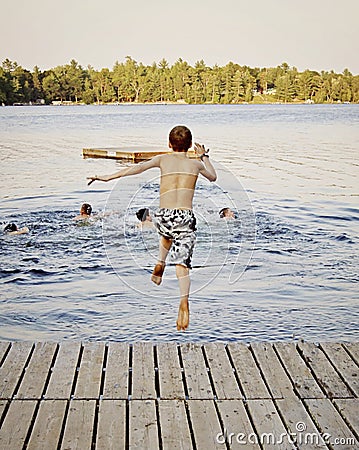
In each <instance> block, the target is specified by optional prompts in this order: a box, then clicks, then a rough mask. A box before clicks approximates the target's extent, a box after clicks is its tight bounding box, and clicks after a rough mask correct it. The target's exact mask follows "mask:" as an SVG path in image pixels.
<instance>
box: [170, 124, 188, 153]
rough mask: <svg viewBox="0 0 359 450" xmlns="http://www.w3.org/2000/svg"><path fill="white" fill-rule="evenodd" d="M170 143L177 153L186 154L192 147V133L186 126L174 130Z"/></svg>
mask: <svg viewBox="0 0 359 450" xmlns="http://www.w3.org/2000/svg"><path fill="white" fill-rule="evenodd" d="M169 141H170V144H171V145H172V149H173V150H174V151H175V152H186V151H187V150H188V149H189V148H190V147H191V145H192V133H191V131H190V130H189V129H188V128H187V127H185V126H184V125H177V126H176V127H174V128H172V130H171V131H170V135H169Z"/></svg>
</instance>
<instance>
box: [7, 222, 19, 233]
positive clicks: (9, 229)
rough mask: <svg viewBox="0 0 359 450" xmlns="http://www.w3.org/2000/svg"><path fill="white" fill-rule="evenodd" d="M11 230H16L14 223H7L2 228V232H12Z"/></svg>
mask: <svg viewBox="0 0 359 450" xmlns="http://www.w3.org/2000/svg"><path fill="white" fill-rule="evenodd" d="M13 231H17V226H16V224H15V223H8V224H7V225H6V226H5V228H4V233H12V232H13Z"/></svg>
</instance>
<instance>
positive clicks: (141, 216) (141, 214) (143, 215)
mask: <svg viewBox="0 0 359 450" xmlns="http://www.w3.org/2000/svg"><path fill="white" fill-rule="evenodd" d="M149 215H150V210H149V209H148V208H141V209H139V210H138V211H137V212H136V216H137V219H138V220H140V221H141V222H145V220H147V217H149Z"/></svg>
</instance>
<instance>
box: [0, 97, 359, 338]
mask: <svg viewBox="0 0 359 450" xmlns="http://www.w3.org/2000/svg"><path fill="white" fill-rule="evenodd" d="M182 123H183V124H186V125H188V126H189V127H190V128H191V129H192V131H193V134H194V137H195V140H196V141H199V142H203V143H205V144H206V145H207V146H208V147H210V149H211V155H212V160H213V161H214V164H215V166H216V168H217V169H218V174H219V177H218V180H217V182H216V183H215V184H209V183H207V182H206V181H202V182H201V183H200V185H199V189H198V192H197V194H196V196H195V202H194V203H195V205H194V206H195V213H196V215H197V218H198V223H199V231H198V242H197V245H196V249H195V254H194V258H193V266H194V269H193V271H192V274H191V275H192V296H191V323H190V328H189V329H188V330H187V332H186V333H182V334H179V333H177V331H176V329H175V322H176V316H177V307H178V287H177V281H176V279H175V276H174V267H172V266H171V265H169V266H168V267H167V269H166V274H165V278H164V281H163V284H162V285H161V286H160V287H157V286H155V285H153V284H152V283H151V282H150V273H151V270H152V267H153V264H154V263H155V260H156V256H157V236H156V234H155V233H153V232H151V231H147V232H144V233H142V232H141V231H139V230H138V228H137V227H136V218H135V216H134V213H135V211H136V210H137V209H138V208H139V207H143V206H148V207H149V208H150V209H151V211H152V212H154V211H155V209H156V207H157V205H158V173H157V172H156V171H149V172H147V173H146V174H143V175H142V176H139V177H132V178H126V179H122V180H119V181H118V182H117V183H116V182H111V183H107V184H105V183H103V184H100V183H97V184H96V183H94V184H93V185H91V186H90V187H87V184H86V176H89V175H94V174H105V173H111V172H113V171H115V170H118V168H119V167H120V164H119V163H116V162H115V161H112V160H100V159H97V160H92V159H88V160H83V159H82V156H81V152H82V148H83V147H100V148H101V147H121V146H126V147H128V146H140V147H141V148H144V147H155V148H158V149H164V148H166V145H167V136H168V132H169V130H170V129H171V128H172V127H173V126H174V125H177V124H182ZM358 125H359V106H358V105H323V106H319V105H263V106H253V105H240V106H210V105H208V106H207V105H206V106H184V105H179V106H175V105H156V106H155V105H153V106H140V105H137V106H136V105H134V106H97V107H95V106H78V107H5V108H0V160H1V185H0V190H1V215H0V221H1V222H4V223H5V222H9V221H14V222H16V223H17V224H18V225H21V226H24V225H27V226H28V227H29V229H30V232H29V234H27V235H23V236H5V235H1V236H0V252H1V253H0V255H1V256H0V263H1V264H0V277H1V280H0V298H1V306H0V339H13V340H23V339H34V340H45V339H63V338H77V339H108V340H118V341H128V342H133V341H135V340H151V341H179V342H184V341H232V340H241V341H253V340H291V339H293V338H304V339H308V340H354V339H357V338H358V326H359V319H358V297H359V296H358V287H357V286H358V284H357V283H358V279H359V275H358V262H359V261H358V260H359V258H358V241H359V238H358V236H359V233H358V231H359V207H358V181H357V179H358V177H357V175H358V164H359V161H358V144H359V127H358ZM83 202H88V203H91V204H92V206H93V208H94V210H95V212H101V211H105V212H107V213H110V215H108V216H106V217H105V218H104V219H103V220H98V221H96V222H94V223H92V224H90V225H85V226H81V225H79V224H76V223H75V222H74V221H73V220H72V218H73V217H74V216H75V215H76V214H77V213H78V209H79V207H80V205H81V203H83ZM227 205H230V206H231V207H232V208H234V209H235V210H236V211H237V219H236V220H235V221H233V222H225V221H223V220H220V219H219V217H218V211H219V209H221V208H222V207H223V206H227Z"/></svg>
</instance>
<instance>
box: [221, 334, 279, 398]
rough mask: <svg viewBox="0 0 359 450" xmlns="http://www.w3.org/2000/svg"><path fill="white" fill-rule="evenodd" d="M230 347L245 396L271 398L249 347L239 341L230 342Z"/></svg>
mask: <svg viewBox="0 0 359 450" xmlns="http://www.w3.org/2000/svg"><path fill="white" fill-rule="evenodd" d="M228 348H229V351H230V354H231V357H232V361H233V364H234V366H235V369H236V372H237V375H238V377H239V382H240V384H241V387H242V389H243V392H244V395H245V397H246V398H247V399H257V398H271V395H270V393H269V392H268V389H267V387H266V385H265V383H264V381H263V377H262V375H261V373H260V371H259V369H258V367H257V365H256V362H255V360H254V358H253V355H252V353H251V351H250V350H249V348H248V347H247V346H246V345H245V344H239V343H235V344H229V345H228Z"/></svg>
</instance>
